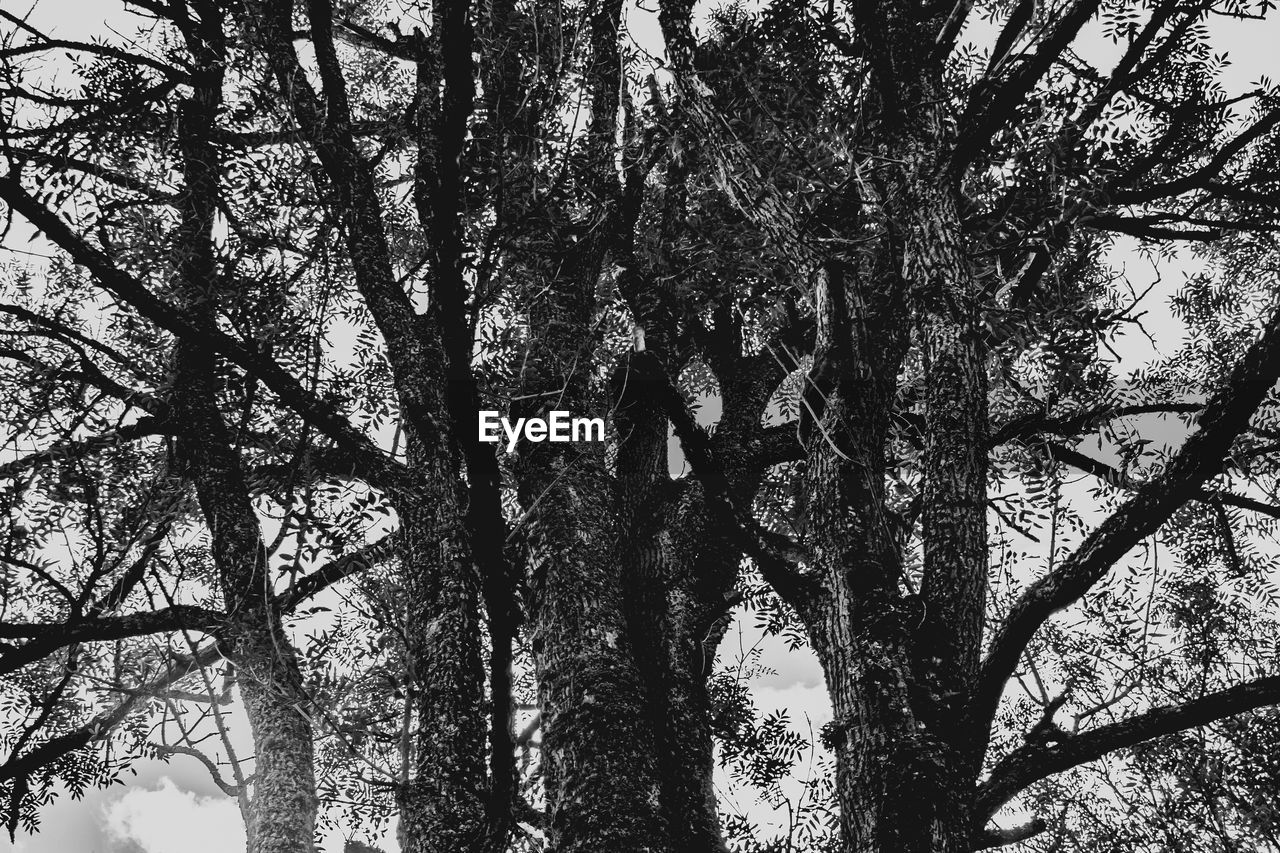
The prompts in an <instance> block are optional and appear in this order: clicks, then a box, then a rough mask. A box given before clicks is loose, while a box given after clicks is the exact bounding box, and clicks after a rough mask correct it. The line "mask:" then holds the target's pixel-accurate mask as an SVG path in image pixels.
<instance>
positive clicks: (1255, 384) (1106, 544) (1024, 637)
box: [970, 311, 1280, 739]
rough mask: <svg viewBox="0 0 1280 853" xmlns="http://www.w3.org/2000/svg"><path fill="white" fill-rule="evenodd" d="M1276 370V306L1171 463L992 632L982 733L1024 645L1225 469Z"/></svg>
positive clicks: (980, 692) (977, 696)
mask: <svg viewBox="0 0 1280 853" xmlns="http://www.w3.org/2000/svg"><path fill="white" fill-rule="evenodd" d="M1277 374H1280V311H1278V312H1276V313H1275V314H1273V315H1272V317H1271V318H1270V319H1269V320H1268V321H1267V323H1266V325H1265V327H1264V330H1263V333H1262V336H1261V337H1260V338H1259V339H1258V340H1257V341H1256V342H1255V343H1254V344H1253V345H1252V346H1251V347H1249V350H1248V351H1247V352H1246V353H1245V355H1244V356H1243V358H1241V359H1240V361H1239V362H1238V363H1237V364H1236V366H1235V368H1234V369H1233V370H1232V371H1231V375H1230V377H1229V378H1228V380H1227V382H1226V384H1225V385H1224V386H1223V387H1222V388H1221V389H1220V390H1219V391H1218V392H1217V393H1216V394H1215V395H1214V396H1213V398H1212V399H1211V400H1210V401H1209V403H1208V404H1207V405H1206V406H1205V410H1204V413H1203V414H1202V415H1201V418H1200V426H1199V429H1198V430H1197V431H1196V432H1194V433H1192V435H1191V436H1190V437H1189V438H1188V439H1187V441H1186V443H1185V444H1183V446H1182V448H1181V450H1179V452H1178V453H1177V455H1176V456H1175V457H1174V458H1173V459H1172V460H1171V461H1170V463H1169V467H1168V469H1167V470H1166V473H1165V474H1164V476H1162V477H1161V478H1159V479H1158V480H1155V481H1153V482H1150V483H1147V484H1144V485H1142V486H1141V487H1140V488H1139V489H1138V490H1137V492H1136V493H1135V494H1134V496H1133V497H1132V498H1130V499H1129V500H1128V501H1126V502H1125V504H1124V505H1123V506H1121V507H1120V508H1119V509H1118V510H1116V512H1115V513H1113V514H1112V515H1111V516H1110V517H1109V518H1108V519H1107V520H1106V521H1104V522H1103V523H1102V524H1101V525H1100V526H1099V527H1098V528H1097V529H1095V530H1094V531H1093V532H1092V533H1091V534H1089V536H1088V537H1087V538H1086V539H1085V541H1084V542H1083V543H1082V544H1081V545H1080V547H1079V548H1078V549H1077V550H1076V551H1075V553H1073V554H1072V555H1071V556H1070V557H1068V558H1067V559H1066V561H1065V562H1063V563H1062V564H1061V565H1060V566H1059V567H1058V568H1056V569H1055V570H1054V571H1052V572H1050V573H1049V574H1047V575H1045V576H1044V577H1042V578H1040V579H1039V580H1037V581H1035V582H1034V583H1032V584H1031V586H1030V587H1028V588H1027V590H1026V591H1025V592H1024V593H1023V594H1022V596H1021V598H1019V599H1018V601H1017V602H1015V604H1014V605H1013V608H1012V609H1011V610H1010V611H1009V614H1008V616H1007V617H1005V619H1004V622H1003V623H1002V624H1001V625H1000V626H999V628H998V629H997V630H996V632H995V637H994V639H993V641H992V643H991V648H990V652H989V653H988V655H987V658H986V661H985V662H984V664H983V668H982V672H981V675H980V678H979V681H978V686H977V688H976V690H975V692H974V695H973V697H972V701H971V706H970V714H971V716H970V720H971V722H972V723H973V724H974V725H975V726H977V727H979V728H980V730H981V734H979V735H978V736H979V737H982V738H984V739H985V738H986V737H987V734H986V732H987V731H988V727H989V725H990V722H991V720H992V719H993V718H994V715H995V711H996V707H997V706H998V704H999V702H1000V696H1001V694H1002V693H1003V691H1004V685H1005V684H1006V682H1007V681H1008V679H1009V678H1010V677H1011V675H1012V674H1013V670H1014V667H1015V666H1016V665H1017V662H1018V659H1019V657H1021V655H1022V652H1023V650H1024V649H1025V648H1026V645H1027V642H1028V641H1029V640H1030V639H1031V637H1032V635H1034V634H1035V632H1036V631H1037V630H1038V629H1039V628H1040V626H1041V625H1042V624H1043V623H1044V622H1045V620H1047V619H1048V618H1049V617H1050V616H1051V615H1052V614H1053V613H1055V612H1057V611H1058V610H1061V609H1062V608H1064V607H1066V606H1068V605H1069V604H1071V603H1072V602H1074V601H1076V600H1077V599H1079V598H1080V597H1081V596H1082V595H1084V593H1085V592H1087V591H1088V590H1089V588H1090V587H1092V586H1093V585H1094V584H1095V583H1097V582H1098V581H1099V580H1100V579H1101V578H1102V577H1103V576H1104V575H1105V574H1106V573H1107V572H1108V571H1109V570H1110V568H1111V566H1112V565H1113V564H1114V563H1115V562H1116V561H1117V560H1119V559H1120V558H1121V557H1122V556H1124V554H1125V553H1126V552H1127V551H1128V550H1129V549H1130V548H1133V547H1134V546H1135V545H1137V544H1138V543H1139V542H1141V541H1142V540H1143V539H1145V538H1146V537H1147V536H1150V535H1151V534H1152V533H1154V532H1155V531H1156V530H1157V529H1159V527H1160V525H1161V524H1163V523H1164V522H1165V520H1166V519H1167V518H1168V517H1169V515H1170V514H1171V513H1172V512H1173V511H1174V510H1175V509H1177V508H1178V507H1179V506H1181V505H1182V504H1183V503H1185V502H1186V501H1187V500H1188V499H1190V498H1192V497H1195V496H1196V494H1197V493H1198V492H1199V490H1200V487H1201V484H1202V483H1203V482H1204V481H1205V480H1207V479H1209V478H1210V477H1212V476H1214V475H1216V474H1217V473H1218V472H1219V471H1221V470H1222V466H1223V463H1224V459H1225V457H1226V455H1227V453H1228V451H1229V450H1230V449H1231V444H1232V442H1234V440H1235V438H1236V436H1237V435H1239V434H1240V433H1241V432H1242V431H1243V430H1244V429H1245V428H1246V427H1247V426H1248V425H1249V419H1250V417H1252V415H1253V412H1254V410H1256V409H1257V408H1258V405H1259V404H1260V403H1261V402H1262V400H1263V399H1264V398H1265V397H1266V395H1267V393H1268V392H1269V391H1270V390H1271V388H1272V386H1273V385H1274V384H1275V381H1276V376H1277Z"/></svg>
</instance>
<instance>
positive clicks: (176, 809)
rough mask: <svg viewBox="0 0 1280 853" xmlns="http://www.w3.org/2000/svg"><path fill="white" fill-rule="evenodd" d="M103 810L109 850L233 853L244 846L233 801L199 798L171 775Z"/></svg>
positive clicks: (122, 851)
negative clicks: (180, 785)
mask: <svg viewBox="0 0 1280 853" xmlns="http://www.w3.org/2000/svg"><path fill="white" fill-rule="evenodd" d="M103 814H104V817H105V829H106V834H107V838H108V839H109V840H110V842H111V846H110V847H108V848H107V849H108V850H110V851H113V853H235V851H239V850H243V849H244V846H245V842H244V823H243V821H242V820H241V819H240V810H239V809H238V808H236V804H235V801H233V800H231V799H230V798H227V797H222V796H218V797H203V796H198V795H196V794H193V793H191V792H190V791H184V790H182V789H181V788H179V787H177V786H176V785H174V784H173V781H172V780H171V779H161V780H160V787H158V788H155V789H146V788H134V789H133V790H131V791H128V792H127V793H125V795H124V796H122V797H121V798H120V799H118V800H116V801H114V802H112V803H109V804H107V805H106V806H105V807H104V808H103Z"/></svg>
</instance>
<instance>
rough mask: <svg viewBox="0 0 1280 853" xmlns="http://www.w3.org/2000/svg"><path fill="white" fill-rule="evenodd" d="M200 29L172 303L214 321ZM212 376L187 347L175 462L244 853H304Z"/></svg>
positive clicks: (184, 120)
mask: <svg viewBox="0 0 1280 853" xmlns="http://www.w3.org/2000/svg"><path fill="white" fill-rule="evenodd" d="M202 5H203V8H202V10H201V14H202V26H201V27H200V28H199V30H198V31H197V32H196V33H193V34H191V35H189V36H188V43H189V46H190V47H191V49H192V53H193V54H194V55H195V58H196V60H197V63H198V65H197V71H196V73H195V75H194V83H193V87H192V88H193V94H192V96H191V97H190V98H188V99H187V100H185V101H184V102H183V104H182V107H181V119H180V126H179V145H180V148H181V152H182V160H183V178H184V190H183V193H182V196H181V198H180V200H179V202H178V210H179V224H178V227H177V229H176V232H175V235H174V237H175V246H176V258H175V262H176V267H177V287H178V291H179V299H180V302H181V303H182V304H184V305H185V306H186V307H187V308H188V310H189V311H190V312H191V313H192V314H193V315H194V316H198V317H200V318H201V319H202V320H203V321H211V320H212V318H213V316H214V310H215V307H216V305H217V302H218V300H219V298H221V297H225V296H227V295H228V294H225V293H222V292H220V287H219V284H218V275H217V267H216V264H215V262H214V256H213V236H212V228H213V220H214V214H215V210H216V199H217V192H218V183H219V158H218V154H217V150H216V148H215V147H214V145H213V143H212V141H211V140H212V136H213V133H212V131H213V125H214V121H215V119H216V115H217V112H218V109H219V107H220V103H221V87H222V78H223V68H224V65H223V57H224V50H223V44H222V29H221V27H222V20H221V15H220V13H219V12H218V10H217V7H216V6H215V5H214V4H211V3H205V4H202ZM218 377H219V374H218V370H217V364H216V359H215V356H214V355H213V353H212V352H211V351H210V350H209V349H207V348H206V347H203V346H201V345H200V344H198V343H193V342H191V341H187V340H182V341H179V343H178V345H177V348H176V355H175V364H174V388H175V399H174V400H173V409H174V413H175V422H177V423H179V424H181V426H182V433H181V434H180V435H179V440H178V453H179V460H180V464H181V465H182V469H183V473H184V474H185V475H186V476H189V477H190V478H191V480H192V481H193V483H194V484H195V489H196V494H197V497H198V499H199V503H200V507H201V509H202V511H203V514H204V517H205V521H206V523H207V525H208V527H209V531H210V538H211V540H212V551H213V559H214V564H215V566H216V568H217V575H218V579H219V583H220V585H221V588H222V590H221V591H222V596H223V599H224V603H225V606H226V612H227V614H228V616H227V622H226V625H225V626H224V627H223V629H222V636H223V638H224V642H225V646H226V653H227V655H228V657H229V659H230V660H231V661H232V663H233V664H234V665H235V668H236V674H237V680H238V683H239V686H240V695H241V698H242V699H243V701H244V706H245V712H246V715H247V716H248V718H249V724H250V726H251V728H252V731H253V739H254V752H255V774H254V789H253V800H252V807H251V817H250V825H249V826H248V828H247V829H248V832H247V834H248V838H249V850H250V853H309V851H311V850H312V842H313V838H314V835H315V814H316V808H317V798H316V792H315V768H314V757H313V747H312V731H311V725H310V721H309V719H308V718H307V716H306V713H305V708H306V703H307V699H306V696H305V694H304V692H303V690H302V684H301V678H300V675H299V672H298V667H297V661H296V658H295V654H294V650H293V647H292V645H291V644H290V642H289V640H288V638H287V637H285V636H284V633H283V631H282V628H281V624H280V619H279V614H278V613H277V611H276V609H275V606H274V598H273V594H272V593H273V590H272V588H271V582H270V578H269V577H268V575H267V566H266V554H265V552H264V550H263V545H262V539H261V533H260V531H259V528H258V522H257V517H256V515H255V514H254V511H253V508H252V506H251V505H250V502H249V491H248V488H247V486H246V483H245V479H244V474H243V472H242V470H241V467H240V460H239V458H238V456H237V454H236V452H235V451H234V450H233V449H232V442H231V434H230V431H229V429H228V427H227V424H226V422H225V420H224V419H223V416H222V413H221V411H220V409H219V408H218V396H219V391H220V386H219V378H218Z"/></svg>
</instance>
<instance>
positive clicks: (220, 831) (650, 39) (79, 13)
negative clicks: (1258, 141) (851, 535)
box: [0, 0, 1280, 853]
mask: <svg viewBox="0 0 1280 853" xmlns="http://www.w3.org/2000/svg"><path fill="white" fill-rule="evenodd" d="M656 2H657V0H644V4H643V5H644V6H646V7H649V8H650V9H653V8H656ZM31 3H32V0H0V5H2V6H3V7H4V8H5V9H6V10H7V11H10V12H12V13H14V14H19V15H21V14H23V13H24V12H26V11H27V9H29V8H31ZM393 5H399V0H393ZM407 5H411V4H407ZM30 20H31V22H32V23H33V24H34V25H36V26H37V27H39V28H41V29H43V30H45V31H47V32H51V33H52V34H55V35H59V36H62V37H64V38H69V39H80V40H83V39H88V38H91V37H95V36H100V35H102V34H103V33H104V32H105V30H104V27H112V28H114V29H116V30H117V31H119V32H123V33H126V34H127V33H128V32H129V31H130V30H131V28H132V24H131V23H130V21H131V16H129V15H127V14H125V13H124V11H123V3H121V2H120V0H35V8H34V11H33V13H32V14H31V17H30ZM628 20H629V23H630V26H631V28H632V31H633V34H634V38H635V40H636V41H637V43H638V44H639V45H640V46H641V47H643V48H645V49H646V50H650V51H651V52H657V51H658V50H660V44H661V38H660V36H659V35H658V29H657V23H656V15H654V14H653V13H652V12H651V11H643V10H640V9H632V10H630V11H629V16H628ZM1212 26H1213V32H1214V34H1215V38H1216V39H1217V40H1218V41H1219V43H1220V48H1219V50H1223V51H1229V52H1230V56H1231V58H1232V59H1233V61H1234V62H1233V64H1232V66H1231V67H1230V68H1229V69H1228V70H1227V72H1226V87H1227V89H1228V90H1229V91H1241V90H1244V89H1246V88H1248V87H1249V86H1251V85H1252V84H1253V83H1254V82H1255V81H1257V80H1258V78H1259V77H1260V76H1262V75H1264V74H1268V73H1271V74H1274V73H1275V46H1276V45H1277V44H1280V24H1278V23H1277V21H1276V20H1272V21H1269V22H1266V23H1265V24H1259V23H1258V22H1253V21H1248V22H1241V21H1232V20H1227V19H1218V20H1216V21H1215V22H1214V23H1213V24H1212ZM1079 47H1080V48H1081V50H1082V53H1083V54H1084V56H1085V57H1086V58H1089V59H1091V60H1094V61H1096V62H1098V64H1100V65H1102V66H1104V67H1105V66H1106V64H1107V63H1106V62H1105V61H1104V57H1106V56H1107V55H1109V53H1110V52H1111V50H1110V45H1108V44H1107V43H1105V42H1103V41H1102V40H1101V39H1100V38H1099V37H1098V35H1097V33H1096V30H1095V32H1094V34H1093V35H1092V37H1088V38H1085V39H1083V40H1082V43H1081V45H1079ZM24 240H25V238H24V237H19V238H18V239H16V240H11V241H10V243H11V245H12V246H13V247H14V248H18V249H24V248H32V247H30V246H24V245H23V243H24ZM21 258H22V256H21V255H18V256H14V255H10V258H7V259H4V260H6V261H7V260H20V259H21ZM1113 263H1114V264H1116V265H1117V266H1121V265H1122V266H1123V267H1124V268H1125V269H1126V271H1127V272H1128V273H1129V274H1130V277H1131V279H1132V280H1133V284H1134V286H1135V287H1137V288H1138V289H1139V290H1141V288H1142V287H1144V286H1145V285H1146V284H1147V283H1149V282H1150V281H1152V280H1153V279H1154V273H1153V272H1152V271H1151V267H1150V263H1149V262H1148V261H1146V260H1145V259H1143V258H1141V257H1140V256H1139V255H1138V254H1137V253H1136V252H1135V251H1134V250H1133V244H1132V241H1129V242H1125V241H1122V242H1121V243H1120V244H1119V246H1118V249H1117V252H1116V253H1115V255H1114V257H1113ZM1162 272H1163V279H1162V282H1161V283H1160V284H1159V285H1157V287H1156V288H1154V289H1153V290H1152V292H1151V293H1150V294H1149V295H1148V296H1147V298H1146V301H1145V302H1144V307H1146V308H1147V309H1148V311H1149V312H1150V313H1149V314H1148V316H1147V318H1146V325H1147V328H1148V330H1149V331H1151V333H1152V334H1153V335H1155V337H1156V338H1157V340H1159V341H1160V342H1161V344H1162V349H1163V354H1166V355H1167V354H1169V353H1170V352H1171V351H1172V350H1173V349H1176V347H1177V343H1178V341H1179V339H1180V337H1181V329H1180V327H1179V324H1178V323H1177V322H1176V321H1175V320H1174V319H1173V317H1172V315H1171V314H1170V313H1169V310H1168V305H1167V300H1168V297H1169V296H1170V295H1171V294H1172V293H1173V292H1174V291H1175V290H1176V289H1177V287H1178V286H1180V284H1181V283H1182V281H1183V280H1184V274H1185V270H1180V269H1177V268H1176V267H1175V268H1170V269H1165V270H1163V271H1162ZM1115 346H1116V348H1117V350H1119V352H1120V353H1121V355H1122V356H1123V358H1124V361H1125V362H1127V363H1128V366H1129V367H1130V368H1131V369H1132V368H1137V367H1139V366H1141V365H1143V364H1145V363H1147V362H1149V361H1151V360H1153V359H1154V358H1155V357H1156V356H1157V355H1158V353H1157V352H1156V351H1154V350H1153V349H1152V347H1151V345H1150V343H1149V342H1148V341H1147V339H1146V338H1145V337H1144V336H1142V335H1141V334H1140V333H1138V332H1137V331H1136V330H1135V331H1134V332H1132V333H1130V334H1129V335H1127V336H1125V337H1124V338H1123V339H1122V340H1121V341H1119V342H1118V343H1117V344H1116V345H1115ZM1131 360H1132V361H1131ZM715 408H718V407H716V406H715V405H714V402H712V403H711V405H709V406H708V407H706V410H705V411H704V412H703V413H702V415H703V417H704V418H705V417H714V415H715V414H716V413H715V411H714V409H715ZM1153 426H1154V425H1153ZM756 643H759V644H760V647H761V649H762V652H763V656H762V662H763V663H764V664H765V665H767V666H769V667H772V668H773V669H774V670H776V673H777V674H776V675H771V676H766V677H763V678H761V679H760V680H759V681H758V682H757V683H756V684H755V686H754V695H755V699H756V702H757V704H758V706H759V707H760V708H761V709H762V710H763V711H766V712H768V711H773V710H775V709H781V708H785V709H787V710H788V711H789V713H790V717H791V720H792V721H793V723H795V725H796V727H797V729H798V730H799V731H801V732H803V733H804V734H806V735H808V734H809V733H810V732H817V731H818V730H819V729H820V728H821V726H822V725H823V724H825V723H826V722H828V721H829V720H830V719H831V711H830V706H829V703H828V701H827V697H826V690H825V688H824V686H823V681H822V672H821V669H820V668H819V666H818V664H817V661H816V659H815V658H814V657H813V655H812V653H810V652H808V651H807V650H806V651H802V652H799V653H797V652H791V651H789V650H788V649H787V648H786V645H785V642H784V641H783V640H781V639H779V638H761V637H760V635H759V632H758V631H756V630H755V629H753V628H752V627H751V625H750V624H745V625H744V624H741V623H739V624H735V625H734V626H733V628H732V629H731V630H730V632H729V634H728V636H727V637H726V640H725V647H724V650H723V652H722V655H723V657H725V658H730V659H731V658H733V657H735V656H736V653H737V649H735V648H734V647H735V646H738V647H740V648H742V649H746V648H749V647H751V646H752V645H754V644H756ZM232 725H233V727H238V730H237V732H236V741H237V748H242V749H243V753H244V754H249V753H250V752H251V748H250V747H249V745H248V738H247V730H246V729H247V727H246V726H245V723H244V720H243V716H242V715H239V714H234V713H233V718H232ZM136 771H137V775H136V776H135V777H133V778H132V779H130V780H129V781H128V784H127V785H126V786H116V787H113V788H111V789H109V790H106V791H97V790H94V791H90V792H89V793H88V794H87V795H86V797H85V798H84V799H83V800H80V801H78V802H77V801H72V800H71V799H70V798H65V797H64V798H61V799H59V800H58V801H57V802H56V803H55V804H54V805H53V806H52V807H50V808H49V809H47V810H46V812H45V814H44V823H43V829H42V831H41V832H40V833H39V834H37V835H35V836H19V838H18V841H17V845H16V847H14V848H13V849H14V851H15V853H66V851H85V853H231V851H237V850H243V849H244V829H243V826H242V824H241V820H240V815H239V812H238V810H237V809H236V806H235V803H234V802H233V801H232V800H230V799H229V798H227V797H226V796H225V795H224V794H223V793H222V792H221V791H220V790H219V789H218V788H217V787H216V786H215V785H214V784H213V783H212V782H211V781H210V780H209V777H208V774H207V773H206V772H205V771H204V769H203V768H202V767H201V766H200V765H198V764H197V763H196V762H195V761H194V759H190V758H187V757H184V756H177V757H175V758H174V759H173V760H172V762H171V763H169V764H165V763H162V762H158V761H148V762H143V763H141V764H139V765H138V766H137V768H136ZM720 782H721V784H719V785H718V786H717V787H718V788H719V790H720V792H721V795H722V797H724V796H725V795H727V794H728V792H729V791H728V785H727V784H725V780H724V779H721V780H720ZM724 805H725V807H726V808H728V809H732V810H738V811H742V812H747V813H750V814H751V816H752V818H753V819H754V820H756V821H758V822H761V823H765V824H768V823H770V822H771V819H770V810H769V809H767V808H764V807H762V806H761V805H759V804H756V803H752V802H751V801H750V800H749V799H748V800H746V801H726V802H725V803H724ZM366 840H369V841H373V842H374V843H376V844H379V845H380V846H383V847H384V848H385V849H386V850H387V851H388V853H390V851H393V850H395V849H396V846H395V843H394V840H393V838H384V839H366ZM7 845H8V841H7V839H4V840H0V849H4V848H5V847H6V846H7ZM325 847H326V850H327V851H340V850H341V849H342V840H341V838H340V837H334V838H331V839H327V842H326V845H325Z"/></svg>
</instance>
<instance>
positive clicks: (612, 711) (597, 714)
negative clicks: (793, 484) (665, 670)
mask: <svg viewBox="0 0 1280 853" xmlns="http://www.w3.org/2000/svg"><path fill="white" fill-rule="evenodd" d="M536 447H537V451H536V452H534V453H531V454H530V456H531V457H534V458H533V459H531V460H530V461H531V462H534V463H535V464H536V466H537V471H539V472H541V473H540V474H539V475H534V476H525V477H523V478H522V482H521V492H522V497H523V498H524V499H525V501H526V506H531V505H532V503H533V501H535V500H537V501H538V502H539V509H538V510H537V518H536V520H535V521H534V522H532V527H531V530H530V533H529V542H530V548H529V555H530V561H531V565H532V573H533V577H532V578H531V581H532V583H531V587H532V592H533V601H532V608H531V609H532V620H531V631H530V641H531V646H532V649H533V656H534V664H535V668H536V673H537V678H538V704H539V709H540V711H541V719H542V778H543V784H544V786H545V789H546V800H547V821H546V827H547V841H548V849H549V850H551V851H554V853H596V851H600V850H611V851H619V853H641V851H644V853H653V852H654V851H660V850H663V849H664V842H663V835H664V826H663V820H662V815H661V810H660V807H659V801H660V788H659V785H658V782H657V778H656V773H655V759H654V739H653V733H652V730H651V728H650V720H649V719H648V715H647V714H646V713H645V708H646V698H645V690H644V686H643V684H642V682H641V677H640V673H639V671H638V669H637V666H636V661H635V658H634V649H633V647H632V644H631V642H630V639H629V636H630V632H629V630H628V625H627V621H626V619H625V616H624V605H623V587H622V583H621V578H620V576H619V575H620V572H619V570H618V567H619V564H620V563H619V559H618V554H617V553H616V551H615V547H614V546H615V543H616V541H617V526H616V523H615V520H614V512H615V509H614V507H613V506H612V505H611V500H610V495H609V491H610V490H609V481H610V478H609V477H608V475H607V473H606V472H605V470H604V466H603V461H604V460H603V449H602V448H601V449H592V448H590V447H589V446H587V447H577V448H572V449H570V450H567V451H566V450H563V449H562V448H564V447H566V445H548V444H543V445H537V446H536ZM570 447H572V446H570Z"/></svg>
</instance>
